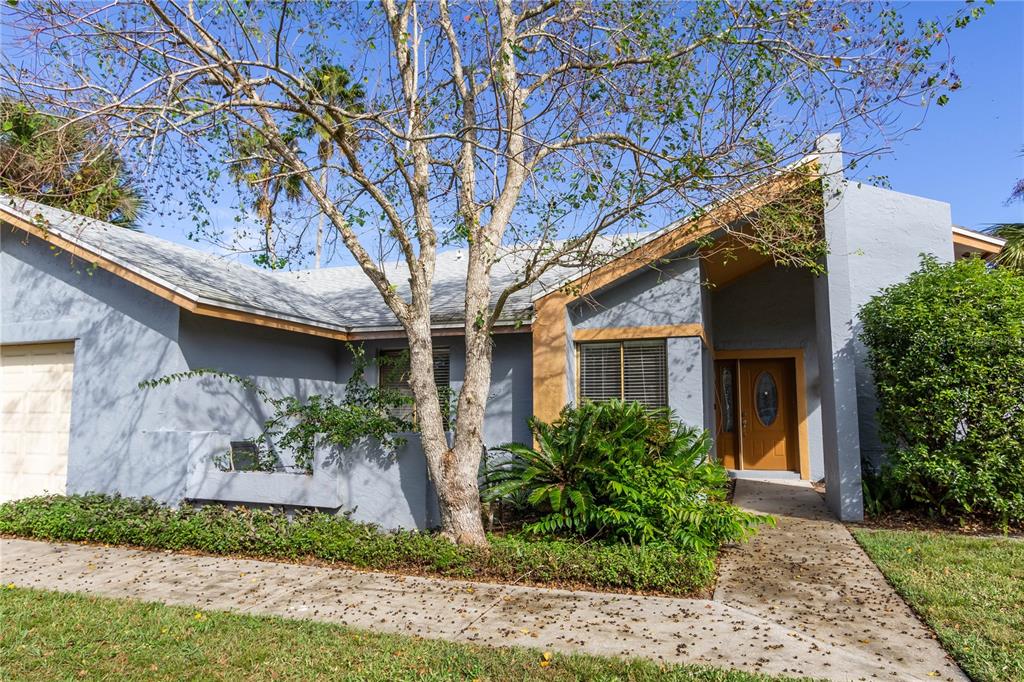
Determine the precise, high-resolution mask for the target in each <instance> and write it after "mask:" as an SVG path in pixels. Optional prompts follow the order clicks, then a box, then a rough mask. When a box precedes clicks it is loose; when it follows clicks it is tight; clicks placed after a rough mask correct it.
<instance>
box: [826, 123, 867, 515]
mask: <svg viewBox="0 0 1024 682" xmlns="http://www.w3.org/2000/svg"><path fill="white" fill-rule="evenodd" d="M818 149H819V153H820V154H821V173H822V176H823V178H824V182H823V191H824V195H825V238H826V239H827V240H828V245H829V252H828V255H827V256H826V258H825V265H826V274H824V275H822V276H820V277H818V278H817V280H816V281H815V283H814V309H815V318H816V320H817V343H818V363H819V372H820V377H821V408H822V409H821V420H822V444H823V446H824V453H823V454H824V464H825V501H826V503H827V504H828V507H829V509H831V510H832V513H834V514H835V515H836V516H838V517H839V518H840V519H842V520H844V521H859V520H861V519H863V518H864V500H863V497H862V491H861V470H860V419H859V415H858V405H857V375H856V359H855V351H854V343H855V338H854V317H855V313H856V311H855V310H854V309H853V298H852V296H851V280H850V262H849V260H850V255H851V252H850V248H849V243H848V239H847V232H846V230H847V224H846V220H845V211H844V206H843V190H844V179H843V161H842V149H841V148H840V144H839V136H838V135H835V136H833V135H829V136H826V137H823V138H822V139H821V140H819V143H818Z"/></svg>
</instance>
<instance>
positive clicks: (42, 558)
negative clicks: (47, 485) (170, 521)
mask: <svg viewBox="0 0 1024 682" xmlns="http://www.w3.org/2000/svg"><path fill="white" fill-rule="evenodd" d="M755 484H756V485H755ZM764 485H766V486H768V487H767V488H765V487H762V485H761V484H760V483H758V482H756V481H753V482H751V481H741V482H740V485H739V486H738V488H737V495H738V499H737V502H740V503H742V504H749V505H751V506H758V505H761V506H764V507H767V506H770V505H771V504H775V503H776V502H772V500H776V501H777V502H785V501H786V500H793V499H796V500H799V501H800V504H799V505H798V506H797V507H795V508H794V509H793V510H792V512H793V515H792V516H789V515H787V516H780V519H779V522H780V523H779V527H778V528H776V529H772V530H768V531H765V532H764V533H763V534H762V535H761V536H759V537H758V539H757V540H756V541H755V542H754V543H752V544H749V545H744V546H742V547H740V548H736V549H734V550H731V551H728V552H727V553H726V554H725V556H724V557H723V561H722V580H721V582H720V584H719V587H718V590H717V591H716V594H715V599H714V600H699V599H674V598H667V597H641V596H632V595H621V594H606V593H593V592H583V591H566V590H549V589H539V588H534V587H516V586H505V585H492V584H486V583H471V582H461V581H446V580H435V579H429V578H419V577H407V576H393V575H386V574H380V573H362V572H357V571H350V570H345V569H338V568H326V567H318V566H304V565H294V564H283V563H276V562H268V561H249V560H239V559H224V558H216V557H199V556H190V555H184V554H173V553H169V552H146V551H139V550H130V549H120V548H107V547H93V546H85V545H74V544H50V543H43V542H34V541H26V540H2V541H0V581H2V582H3V583H14V584H15V585H18V586H21V587H35V588H40V589H51V590H63V591H73V592H87V593H90V594H97V595H103V596H109V597H127V598H133V599H141V600H147V601H159V602H163V603H166V604H179V605H188V606H193V607H197V608H203V609H220V610H227V611H234V612H241V613H254V614H273V615H280V616H285V617H289V618H310V619H316V620H322V621H329V622H335V623H342V624H345V625H351V626H355V627H359V628H365V629H369V630H376V631H384V632H395V633H401V634H411V635H418V636H421V637H433V638H443V639H448V640H453V641H454V640H462V641H472V642H478V643H483V644H490V645H495V646H497V645H502V646H508V645H523V646H532V647H540V648H545V649H551V650H556V651H566V652H588V653H594V654H606V655H615V656H636V657H644V658H651V659H656V660H662V661H666V662H680V663H683V662H685V663H703V664H710V665H714V666H719V667H730V668H739V669H743V670H748V671H752V672H764V673H776V674H788V675H807V676H813V677H819V678H828V679H836V680H853V679H887V680H894V679H899V680H916V679H920V680H935V679H949V680H962V679H966V678H964V677H963V675H962V674H961V673H960V671H959V669H957V668H956V667H955V666H954V665H952V664H951V663H949V661H948V659H947V657H946V656H945V654H944V653H943V651H942V649H941V648H939V646H938V645H937V644H936V643H935V642H934V641H933V640H932V639H931V637H930V636H929V633H928V632H927V630H925V629H924V628H923V626H921V625H920V623H918V621H917V620H916V618H914V616H913V614H911V613H910V611H909V610H908V609H907V607H906V606H905V605H903V603H902V602H901V601H900V600H899V598H898V597H897V596H896V595H895V594H894V593H893V592H892V590H891V589H890V588H889V587H888V585H887V584H886V583H885V581H884V579H883V578H882V577H881V575H880V574H879V573H878V571H877V570H875V569H874V567H873V566H872V565H871V564H870V562H868V560H867V558H866V557H865V556H864V555H863V552H861V550H860V548H859V547H858V546H857V545H856V544H855V543H854V541H853V539H852V538H851V537H850V535H849V533H848V532H847V531H846V529H845V528H843V527H842V526H841V525H839V524H837V523H835V522H834V521H832V520H831V519H830V518H829V517H828V516H827V515H826V516H822V515H821V513H819V512H818V511H817V510H816V507H815V504H814V501H815V498H817V505H818V506H820V507H821V509H824V506H823V505H822V504H821V501H820V498H818V496H817V493H815V492H814V491H813V490H811V489H810V488H809V487H806V486H787V487H786V488H783V489H781V494H777V493H776V492H775V491H776V490H777V487H776V486H777V485H778V482H773V483H770V484H769V483H766V484H764ZM805 493H806V495H805ZM810 496H814V497H813V498H812V497H810ZM805 505H806V506H805ZM775 513H778V512H777V511H776V512H775ZM805 517H807V518H805ZM811 517H813V518H811ZM851 554H852V555H853V556H852V557H851ZM787 576H788V577H787Z"/></svg>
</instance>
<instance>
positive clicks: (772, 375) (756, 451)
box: [715, 358, 798, 471]
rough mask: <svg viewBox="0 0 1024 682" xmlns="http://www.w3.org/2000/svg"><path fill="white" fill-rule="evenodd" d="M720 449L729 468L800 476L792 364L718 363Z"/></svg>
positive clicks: (788, 361)
mask: <svg viewBox="0 0 1024 682" xmlns="http://www.w3.org/2000/svg"><path fill="white" fill-rule="evenodd" d="M715 369H716V372H715V383H716V396H717V401H716V403H717V418H718V424H717V427H718V428H717V447H718V456H719V459H720V460H721V462H722V464H723V465H725V467H726V468H729V469H747V470H754V471H797V470H798V467H797V437H796V394H795V383H796V381H795V376H794V364H793V360H792V359H781V358H780V359H775V358H769V359H752V360H747V359H741V360H720V361H718V362H716V363H715Z"/></svg>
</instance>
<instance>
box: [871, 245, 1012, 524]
mask: <svg viewBox="0 0 1024 682" xmlns="http://www.w3.org/2000/svg"><path fill="white" fill-rule="evenodd" d="M860 319H861V321H862V323H863V332H862V335H861V336H862V339H863V341H864V343H865V344H866V346H867V348H868V351H869V354H870V366H871V371H872V373H873V375H874V379H875V386H876V391H877V395H878V425H879V431H880V434H881V436H882V439H883V441H884V442H885V444H886V447H887V457H886V462H885V464H884V466H882V467H881V468H880V469H878V468H877V467H876V466H875V464H876V463H870V462H869V463H867V464H868V467H867V468H868V471H869V473H868V476H867V477H866V481H867V483H868V485H867V486H866V488H865V491H866V493H868V494H866V495H865V497H866V502H867V503H868V507H869V511H873V512H875V513H880V512H883V511H885V510H886V509H892V508H913V509H916V510H919V511H921V512H924V513H928V514H933V515H937V516H940V517H944V518H959V519H963V518H966V517H969V516H979V517H983V518H989V519H991V520H992V521H994V522H995V523H997V524H1001V525H1003V526H1007V525H1010V524H1014V523H1019V522H1021V521H1022V520H1024V275H1021V274H1018V273H1015V272H1014V271H1012V270H1010V269H1008V268H991V267H989V266H988V265H986V264H985V263H984V262H983V261H981V260H980V259H966V260H960V261H957V262H955V263H948V264H941V263H939V262H937V261H936V260H935V259H933V258H925V259H924V260H923V261H922V265H921V269H920V270H918V271H917V272H915V273H914V274H912V275H911V276H910V277H909V278H908V279H907V280H906V281H905V282H902V283H900V284H896V285H894V286H892V287H889V288H888V289H885V290H884V291H883V292H882V293H881V294H879V295H878V296H876V297H874V298H873V299H872V300H871V301H869V302H868V303H867V304H866V305H865V306H864V307H863V308H862V309H861V312H860ZM871 469H874V471H873V472H872V471H871Z"/></svg>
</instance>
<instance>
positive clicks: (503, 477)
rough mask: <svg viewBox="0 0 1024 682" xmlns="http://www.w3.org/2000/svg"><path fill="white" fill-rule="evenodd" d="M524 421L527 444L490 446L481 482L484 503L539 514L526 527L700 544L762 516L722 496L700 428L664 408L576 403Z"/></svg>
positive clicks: (723, 481)
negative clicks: (552, 415) (546, 418)
mask: <svg viewBox="0 0 1024 682" xmlns="http://www.w3.org/2000/svg"><path fill="white" fill-rule="evenodd" d="M530 428H531V431H532V433H533V435H534V440H535V442H536V447H535V448H534V447H530V446H528V445H524V444H521V443H508V444H505V445H502V446H500V447H498V448H496V449H495V450H496V452H497V453H498V456H497V457H495V458H493V460H492V461H494V462H495V464H492V466H491V467H490V468H489V470H488V472H487V477H486V478H487V481H486V483H485V486H484V497H485V499H486V500H488V501H494V500H511V501H513V502H518V503H519V504H520V505H522V506H525V507H526V508H527V509H529V510H531V511H532V512H534V513H535V514H539V517H538V518H537V519H536V520H534V521H532V522H530V523H528V524H526V526H525V527H524V528H525V530H527V531H530V532H534V533H539V534H544V535H558V534H562V535H576V536H586V537H610V538H615V539H619V540H622V541H624V542H629V543H636V544H645V543H649V542H667V543H670V544H672V545H675V546H677V547H684V548H693V549H699V550H707V549H711V548H714V547H717V546H718V545H720V544H721V543H723V542H727V541H735V540H741V539H744V538H746V537H747V536H748V535H749V534H750V533H752V532H753V529H754V528H755V527H756V526H757V525H759V524H761V523H765V522H771V519H770V517H765V516H760V515H757V514H751V513H749V512H744V511H742V510H740V509H738V508H736V507H734V506H732V505H731V504H729V503H728V502H727V501H726V492H727V483H728V477H727V475H726V472H725V469H724V468H722V466H721V465H719V464H718V463H716V462H714V461H713V460H712V459H711V457H710V455H709V453H710V440H709V439H708V436H707V434H706V433H704V432H702V431H699V430H697V429H694V428H691V427H687V426H684V425H682V424H680V423H679V422H678V421H676V420H675V419H674V418H673V416H672V414H671V412H669V411H668V410H649V409H647V408H645V407H644V406H642V405H640V404H638V403H634V402H622V401H610V402H607V403H599V404H596V403H587V402H585V403H583V404H581V405H580V406H579V407H572V406H569V407H566V408H565V409H564V410H563V411H562V413H561V415H560V416H559V419H558V421H556V422H555V423H553V424H545V423H543V422H539V421H531V423H530Z"/></svg>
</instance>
